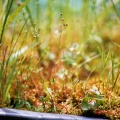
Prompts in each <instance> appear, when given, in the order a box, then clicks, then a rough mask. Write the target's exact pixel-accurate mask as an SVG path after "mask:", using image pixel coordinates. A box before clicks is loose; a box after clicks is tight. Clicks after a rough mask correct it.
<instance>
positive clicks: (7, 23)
mask: <svg viewBox="0 0 120 120" xmlns="http://www.w3.org/2000/svg"><path fill="white" fill-rule="evenodd" d="M29 2H30V0H26V2H24V3H23V4H22V5H21V6H19V7H18V8H17V9H16V10H15V11H14V12H13V13H12V14H11V15H9V17H8V19H7V22H6V25H5V28H7V27H8V25H9V24H10V23H11V22H12V21H13V19H14V18H15V17H16V16H17V15H18V14H19V13H20V12H21V11H22V9H23V8H24V7H25V6H26V5H27V4H28V3H29ZM1 29H2V27H1V28H0V33H1Z"/></svg>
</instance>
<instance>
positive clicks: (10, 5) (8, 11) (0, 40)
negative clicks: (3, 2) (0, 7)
mask: <svg viewBox="0 0 120 120" xmlns="http://www.w3.org/2000/svg"><path fill="white" fill-rule="evenodd" d="M12 4H13V0H11V2H10V4H9V0H8V3H7V8H8V9H7V11H6V16H5V20H4V23H3V27H2V31H1V35H0V44H1V43H2V38H3V33H4V30H5V25H6V22H7V18H8V16H9V13H10V9H11V7H12Z"/></svg>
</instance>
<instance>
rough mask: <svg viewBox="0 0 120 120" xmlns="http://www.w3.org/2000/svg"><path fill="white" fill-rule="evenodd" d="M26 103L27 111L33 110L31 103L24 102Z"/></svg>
mask: <svg viewBox="0 0 120 120" xmlns="http://www.w3.org/2000/svg"><path fill="white" fill-rule="evenodd" d="M24 102H25V106H26V108H27V109H31V105H30V103H29V102H27V101H24Z"/></svg>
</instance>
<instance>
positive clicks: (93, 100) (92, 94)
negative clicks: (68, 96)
mask: <svg viewBox="0 0 120 120" xmlns="http://www.w3.org/2000/svg"><path fill="white" fill-rule="evenodd" d="M102 104H103V95H101V93H100V92H99V90H98V88H97V87H95V86H93V87H92V88H91V89H89V91H88V93H87V95H86V96H85V97H84V98H83V99H82V102H81V107H82V110H83V111H88V110H94V109H96V108H98V107H99V106H100V105H102Z"/></svg>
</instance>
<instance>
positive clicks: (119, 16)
mask: <svg viewBox="0 0 120 120" xmlns="http://www.w3.org/2000/svg"><path fill="white" fill-rule="evenodd" d="M111 2H112V5H113V7H114V9H115V12H116V14H117V16H118V19H119V20H120V15H119V13H118V11H117V9H116V7H115V4H114V2H113V0H111Z"/></svg>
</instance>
